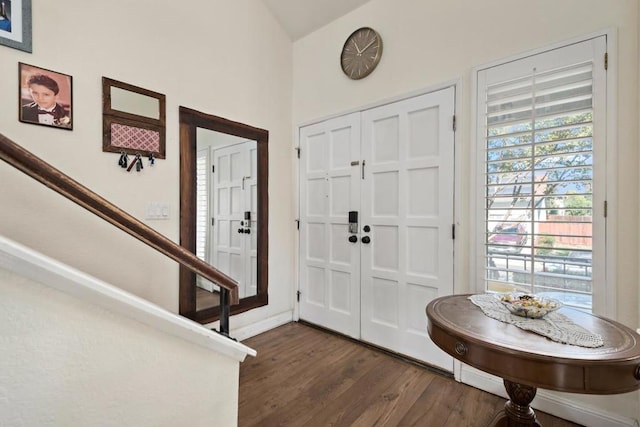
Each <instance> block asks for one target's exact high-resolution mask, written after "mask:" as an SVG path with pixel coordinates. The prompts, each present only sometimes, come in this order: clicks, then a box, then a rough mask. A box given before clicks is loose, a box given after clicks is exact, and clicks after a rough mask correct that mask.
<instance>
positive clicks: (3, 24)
mask: <svg viewBox="0 0 640 427" xmlns="http://www.w3.org/2000/svg"><path fill="white" fill-rule="evenodd" d="M0 45H4V46H8V47H11V48H14V49H18V50H23V51H25V52H29V53H31V51H32V47H31V0H0Z"/></svg>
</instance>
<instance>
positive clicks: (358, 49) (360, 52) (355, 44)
mask: <svg viewBox="0 0 640 427" xmlns="http://www.w3.org/2000/svg"><path fill="white" fill-rule="evenodd" d="M351 41H352V42H353V45H354V46H355V47H356V50H357V51H358V55H360V54H362V50H364V49H362V50H360V48H358V43H356V41H355V40H353V39H351ZM365 49H366V48H365Z"/></svg>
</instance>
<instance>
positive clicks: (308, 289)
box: [300, 88, 454, 371]
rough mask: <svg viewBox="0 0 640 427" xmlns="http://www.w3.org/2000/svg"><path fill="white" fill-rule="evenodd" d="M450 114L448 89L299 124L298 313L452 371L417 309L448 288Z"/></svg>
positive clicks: (450, 289) (450, 260)
mask: <svg viewBox="0 0 640 427" xmlns="http://www.w3.org/2000/svg"><path fill="white" fill-rule="evenodd" d="M453 114H454V89H453V88H448V89H444V90H441V91H438V92H434V93H430V94H426V95H422V96H419V97H415V98H410V99H407V100H404V101H399V102H396V103H393V104H389V105H385V106H382V107H378V108H374V109H370V110H366V111H363V112H361V113H354V114H350V115H347V116H343V117H339V118H336V119H331V120H328V121H326V122H322V123H318V124H315V125H311V126H307V127H304V128H301V129H300V148H301V158H300V291H301V299H300V318H301V319H304V320H307V321H310V322H313V323H317V324H319V325H322V326H325V327H327V328H330V329H333V330H336V331H338V332H341V333H344V334H346V335H349V336H352V337H355V338H359V339H362V340H364V341H368V342H370V343H373V344H375V345H378V346H381V347H385V348H388V349H390V350H392V351H394V352H398V353H402V354H405V355H408V356H411V357H414V358H417V359H420V360H423V361H425V362H427V363H430V364H433V365H435V366H438V367H441V368H443V369H446V370H449V371H451V370H452V369H453V359H452V358H451V357H450V356H448V355H446V354H445V353H444V352H442V351H441V350H440V349H438V348H437V347H436V346H435V345H433V343H432V342H431V340H430V339H429V336H428V334H427V319H426V314H425V308H426V306H427V304H428V303H429V302H430V301H431V300H433V299H434V298H436V297H438V296H441V295H446V294H452V293H453V240H452V238H451V224H452V223H453V177H454V170H453V166H454V162H453V160H454V150H453V148H454V132H453V130H452V119H453ZM349 211H359V216H360V218H359V220H360V221H359V227H358V232H357V233H356V234H354V236H356V237H357V242H355V243H352V242H349V240H348V238H349V237H350V236H351V234H350V233H349V230H348V212H349ZM365 226H369V228H368V229H367V228H366V227H365ZM347 289H348V290H347Z"/></svg>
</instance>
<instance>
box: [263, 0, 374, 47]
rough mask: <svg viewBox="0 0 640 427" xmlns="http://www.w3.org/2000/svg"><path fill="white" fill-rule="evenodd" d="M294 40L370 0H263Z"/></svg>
mask: <svg viewBox="0 0 640 427" xmlns="http://www.w3.org/2000/svg"><path fill="white" fill-rule="evenodd" d="M262 1H263V2H264V4H265V5H266V6H267V8H269V10H270V11H271V13H273V15H274V16H275V17H276V19H277V20H278V21H279V22H280V24H281V25H282V26H283V27H284V29H285V30H286V31H287V33H288V34H289V36H290V37H291V39H292V40H293V41H296V40H298V39H300V38H302V37H304V36H306V35H307V34H310V33H312V32H314V31H315V30H317V29H318V28H321V27H323V26H325V25H327V24H328V23H329V22H331V21H334V20H335V19H337V18H340V17H341V16H343V15H346V14H347V13H349V12H351V11H352V10H354V9H357V8H358V7H360V6H362V5H363V4H365V3H367V2H368V1H369V0H262Z"/></svg>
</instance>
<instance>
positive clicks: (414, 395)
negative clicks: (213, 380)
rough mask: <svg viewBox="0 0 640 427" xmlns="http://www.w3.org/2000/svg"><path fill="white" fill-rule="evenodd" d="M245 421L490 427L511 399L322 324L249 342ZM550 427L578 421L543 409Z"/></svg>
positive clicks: (243, 373)
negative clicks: (251, 351)
mask: <svg viewBox="0 0 640 427" xmlns="http://www.w3.org/2000/svg"><path fill="white" fill-rule="evenodd" d="M244 343H245V344H247V345H248V346H250V347H252V348H254V349H256V350H257V352H258V356H257V357H256V358H252V357H248V358H247V359H246V360H245V362H243V363H242V364H241V365H240V401H239V424H238V425H239V426H240V427H246V426H268V427H271V426H366V427H369V426H428V427H432V426H455V427H457V426H484V425H486V424H487V423H488V422H489V421H491V419H492V418H493V416H494V415H495V413H496V412H497V411H499V410H501V409H502V407H503V406H504V399H503V398H501V397H498V396H494V395H492V394H489V393H486V392H483V391H480V390H478V389H476V388H473V387H469V386H467V385H464V384H460V383H458V382H456V381H455V380H453V379H452V378H449V377H446V376H443V375H440V374H438V373H435V372H432V371H431V370H428V369H425V368H423V367H420V366H416V365H415V364H412V363H409V362H407V361H404V360H400V359H398V358H395V357H392V356H390V355H388V354H386V353H384V352H381V351H378V350H375V349H371V348H369V347H367V346H365V345H362V344H359V343H356V342H353V341H351V340H349V339H346V338H343V337H340V336H337V335H335V334H331V333H328V332H325V331H322V330H318V329H316V328H313V327H310V326H307V325H303V324H299V323H289V324H287V325H284V326H281V327H279V328H276V329H273V330H271V331H269V332H266V333H264V334H261V335H258V336H255V337H253V338H250V339H248V340H246V341H244ZM536 413H537V415H538V421H539V422H540V423H541V424H542V425H543V426H545V427H568V426H577V425H578V424H574V423H571V422H568V421H565V420H561V419H559V418H556V417H553V416H550V415H548V414H545V413H542V412H540V411H536Z"/></svg>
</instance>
